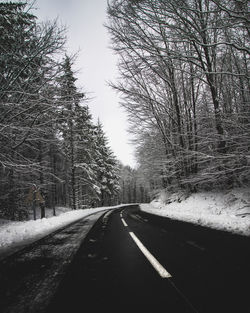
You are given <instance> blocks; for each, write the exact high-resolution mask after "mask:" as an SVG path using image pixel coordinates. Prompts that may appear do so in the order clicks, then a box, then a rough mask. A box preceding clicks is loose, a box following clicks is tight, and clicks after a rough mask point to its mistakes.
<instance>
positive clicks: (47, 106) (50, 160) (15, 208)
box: [0, 2, 122, 219]
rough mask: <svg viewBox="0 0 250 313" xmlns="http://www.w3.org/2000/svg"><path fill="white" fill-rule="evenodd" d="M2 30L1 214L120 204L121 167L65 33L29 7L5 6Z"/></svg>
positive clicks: (14, 216) (0, 7) (0, 6)
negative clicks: (83, 87)
mask: <svg viewBox="0 0 250 313" xmlns="http://www.w3.org/2000/svg"><path fill="white" fill-rule="evenodd" d="M0 30H1V37H0V50H1V55H0V112H1V113H0V146H1V150H0V215H1V217H5V218H12V219H23V218H27V217H28V214H29V210H30V208H31V207H33V209H35V208H36V210H38V208H39V205H40V206H41V207H43V208H44V207H46V208H50V209H53V210H54V214H56V210H55V208H56V206H58V205H62V206H70V207H71V208H72V209H78V208H85V207H95V206H103V205H110V204H116V203H118V201H119V192H120V186H119V179H120V177H119V172H120V168H121V167H122V166H121V165H120V163H119V162H118V161H117V160H116V157H115V156H114V154H113V152H112V151H111V149H110V147H109V145H108V140H107V138H106V136H105V133H104V131H103V128H102V125H101V123H100V122H98V123H96V124H95V123H94V122H93V119H92V117H91V114H90V111H89V107H88V99H87V97H86V95H85V93H84V92H82V91H80V90H79V89H78V88H77V87H76V76H75V73H74V71H73V65H74V58H72V57H69V56H67V54H66V51H65V41H66V38H65V30H64V29H61V28H59V27H58V26H57V24H56V23H55V22H52V23H46V24H41V23H38V22H37V19H36V17H35V16H34V15H33V14H32V7H30V6H29V5H28V4H27V3H26V4H24V3H7V2H6V3H4V2H1V3H0ZM43 200H44V201H45V202H43ZM42 212H43V214H44V210H43V211H42ZM37 214H38V213H37ZM39 215H40V212H39Z"/></svg>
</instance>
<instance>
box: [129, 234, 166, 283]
mask: <svg viewBox="0 0 250 313" xmlns="http://www.w3.org/2000/svg"><path fill="white" fill-rule="evenodd" d="M129 234H130V236H131V237H132V238H133V240H134V242H135V243H136V244H137V246H138V248H139V249H140V250H141V252H142V253H143V254H144V255H145V257H146V258H147V259H148V261H149V262H150V263H151V265H152V266H153V267H154V269H155V270H156V271H157V272H158V274H159V275H160V276H161V277H162V278H170V277H172V275H171V274H170V273H169V272H168V271H167V270H166V269H165V268H164V267H163V266H162V265H161V264H160V263H159V262H158V261H157V260H156V258H155V257H154V256H153V255H152V254H151V253H150V252H149V251H148V249H147V248H146V247H145V246H144V245H143V244H142V242H141V241H140V240H139V239H138V238H137V237H136V235H135V234H134V233H133V232H129Z"/></svg>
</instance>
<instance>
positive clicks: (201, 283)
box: [0, 205, 250, 313]
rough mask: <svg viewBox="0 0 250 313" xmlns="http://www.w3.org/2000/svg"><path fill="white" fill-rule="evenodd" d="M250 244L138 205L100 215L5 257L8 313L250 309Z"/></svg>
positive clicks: (1, 273)
mask: <svg viewBox="0 0 250 313" xmlns="http://www.w3.org/2000/svg"><path fill="white" fill-rule="evenodd" d="M249 243H250V238H248V237H242V236H237V235H231V234H229V233H225V232H221V231H215V230H211V229H207V228H204V227H199V226H194V225H192V224H188V223H184V222H180V221H173V220H170V219H167V218H161V217H158V216H154V215H151V214H147V213H145V212H141V211H140V210H139V207H138V206H136V205H134V206H127V207H123V208H120V209H116V210H113V211H107V212H106V213H105V214H103V213H98V214H97V215H93V217H88V218H85V219H82V220H80V221H78V222H76V223H72V224H71V225H69V226H68V227H64V228H63V229H62V230H60V231H57V232H55V233H53V234H51V235H50V236H47V237H46V238H44V239H42V240H39V241H38V242H37V243H34V244H32V245H31V246H29V247H27V248H25V249H23V250H22V251H20V252H18V253H15V254H14V255H13V256H10V257H8V258H6V259H5V260H3V261H1V262H0V281H1V284H0V312H1V313H2V312H4V313H7V312H8V313H22V312H23V313H52V312H53V313H56V312H60V313H64V312H69V313H78V312H93V313H95V312H98V313H99V312H109V313H112V312H118V313H119V312H130V313H133V312H138V313H139V312H143V313H146V312H150V313H153V312H155V313H158V312H159V313H161V312H168V313H185V312H187V313H189V312H200V313H201V312H203V313H217V312H218V313H223V312H227V313H228V312H229V313H230V312H234V313H241V312H244V313H245V312H250V305H249V284H250V252H249V247H250V245H249Z"/></svg>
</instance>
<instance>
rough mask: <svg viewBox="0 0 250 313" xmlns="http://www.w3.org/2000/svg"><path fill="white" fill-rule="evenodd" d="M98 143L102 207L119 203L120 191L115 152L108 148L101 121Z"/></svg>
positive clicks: (98, 129)
mask: <svg viewBox="0 0 250 313" xmlns="http://www.w3.org/2000/svg"><path fill="white" fill-rule="evenodd" d="M96 141H97V151H96V164H97V168H98V172H97V180H98V182H99V185H100V190H101V196H100V204H101V205H102V206H103V205H110V204H111V203H113V202H115V201H117V200H116V196H117V195H118V193H119V190H120V185H119V167H118V162H117V160H116V158H115V156H114V154H113V152H112V151H111V149H110V147H109V146H108V140H107V138H106V136H105V133H104V131H103V129H102V125H101V123H100V122H99V121H98V124H97V137H96Z"/></svg>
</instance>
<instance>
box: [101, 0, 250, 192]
mask: <svg viewBox="0 0 250 313" xmlns="http://www.w3.org/2000/svg"><path fill="white" fill-rule="evenodd" d="M108 17H109V20H108V22H107V24H106V27H107V29H108V30H109V33H110V35H111V38H112V44H113V49H114V51H115V52H116V53H117V55H118V57H119V65H118V66H119V73H120V79H119V81H118V82H111V83H110V85H111V86H112V87H113V88H114V89H115V90H117V92H118V93H119V94H121V96H122V106H123V107H124V108H125V109H126V111H127V113H128V116H129V121H130V123H131V133H133V135H134V138H135V140H134V142H135V145H136V151H137V152H136V153H137V160H138V163H139V169H140V172H141V173H143V175H144V178H145V180H146V181H147V182H148V184H149V187H150V190H151V191H152V190H158V189H161V188H167V189H169V190H176V189H177V188H178V189H185V190H187V191H189V192H194V191H197V190H201V189H203V190H204V189H205V190H209V189H210V190H211V189H222V188H233V187H238V186H249V179H250V106H249V53H250V50H249V11H248V1H247V0H168V1H166V0H113V1H110V3H109V8H108Z"/></svg>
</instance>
